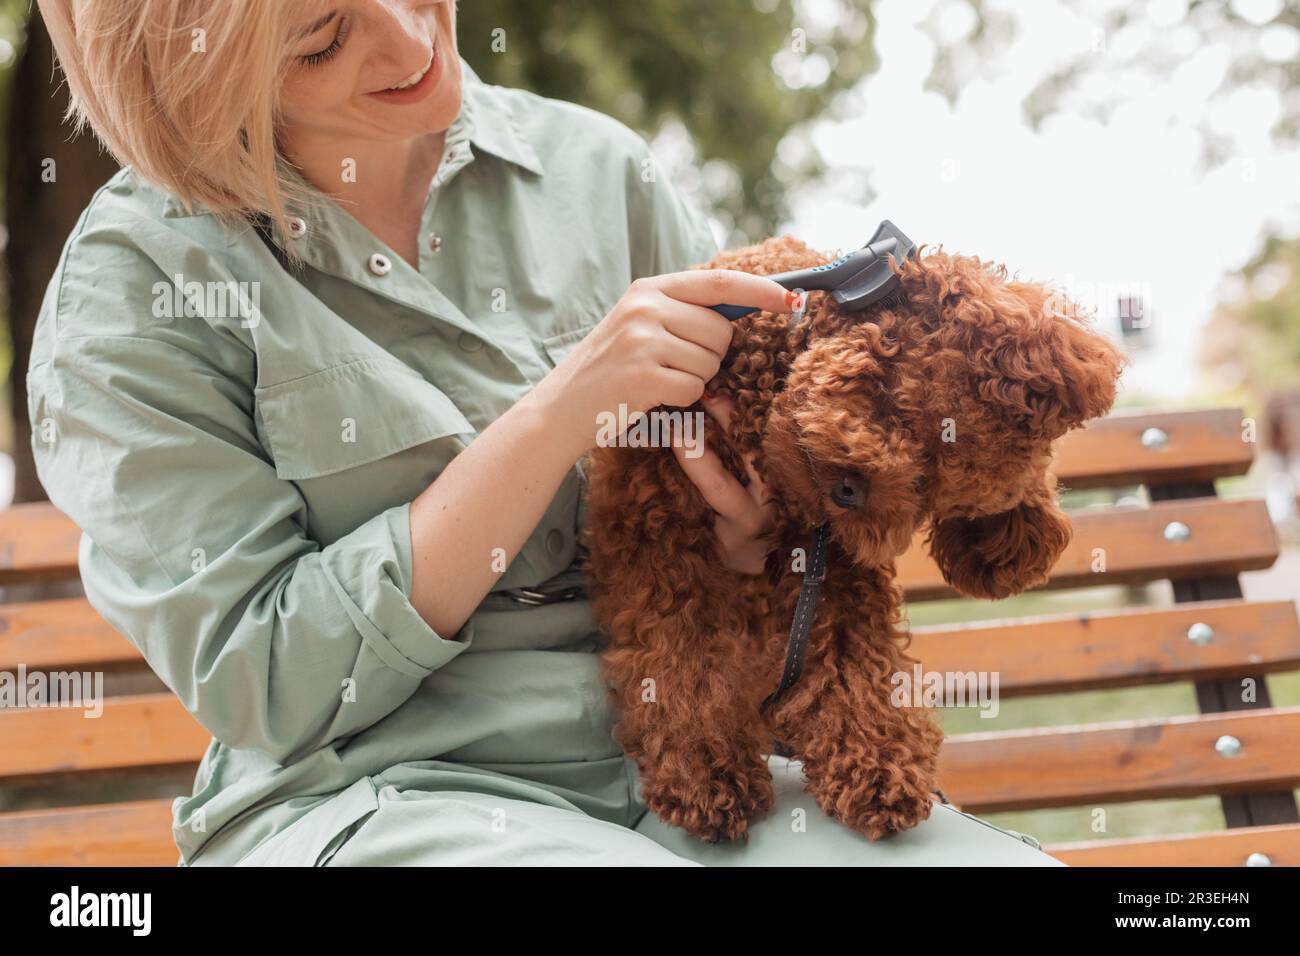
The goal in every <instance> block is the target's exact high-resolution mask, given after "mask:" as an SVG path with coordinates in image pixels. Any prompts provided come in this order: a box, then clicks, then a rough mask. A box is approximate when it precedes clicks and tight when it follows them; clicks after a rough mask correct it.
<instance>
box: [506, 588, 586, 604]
mask: <svg viewBox="0 0 1300 956" xmlns="http://www.w3.org/2000/svg"><path fill="white" fill-rule="evenodd" d="M505 593H506V594H508V595H510V597H511V598H512V599H513V600H515V601H517V602H519V603H520V604H528V605H531V606H533V607H538V606H540V605H543V604H558V603H559V602H561V601H572V600H573V599H574V598H576V597H577V596H578V595H579V594H581V593H582V585H580V584H574V585H569V586H568V587H563V588H556V589H555V590H554V591H538V590H537V589H536V588H511V589H510V590H509V591H506V592H505Z"/></svg>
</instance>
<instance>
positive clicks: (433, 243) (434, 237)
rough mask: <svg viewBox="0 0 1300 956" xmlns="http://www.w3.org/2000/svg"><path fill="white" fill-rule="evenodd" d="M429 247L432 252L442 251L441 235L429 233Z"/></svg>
mask: <svg viewBox="0 0 1300 956" xmlns="http://www.w3.org/2000/svg"><path fill="white" fill-rule="evenodd" d="M429 248H430V249H432V250H433V251H434V252H440V251H442V236H440V235H438V234H437V233H436V232H431V233H429Z"/></svg>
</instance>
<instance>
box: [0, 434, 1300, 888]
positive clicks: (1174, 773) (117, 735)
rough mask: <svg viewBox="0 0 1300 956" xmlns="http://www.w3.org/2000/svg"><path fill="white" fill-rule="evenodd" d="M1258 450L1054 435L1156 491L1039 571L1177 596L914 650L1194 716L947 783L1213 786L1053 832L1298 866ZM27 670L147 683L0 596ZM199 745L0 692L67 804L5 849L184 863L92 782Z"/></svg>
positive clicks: (1039, 744) (15, 773) (1003, 738)
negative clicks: (1196, 827)
mask: <svg viewBox="0 0 1300 956" xmlns="http://www.w3.org/2000/svg"><path fill="white" fill-rule="evenodd" d="M1252 458H1253V446H1252V445H1251V444H1250V443H1249V442H1247V441H1243V437H1242V416H1241V413H1240V412H1239V411H1238V410H1235V409H1222V410H1213V411H1197V412H1175V413H1166V414H1151V415H1125V416H1115V417H1112V418H1109V419H1106V420H1104V421H1101V422H1097V423H1094V424H1093V425H1092V426H1091V427H1089V428H1088V429H1086V430H1084V431H1081V432H1076V433H1074V434H1072V435H1071V436H1069V437H1068V438H1067V439H1066V440H1064V441H1063V442H1062V444H1061V447H1060V450H1059V454H1058V458H1057V464H1056V472H1057V474H1058V476H1059V477H1060V479H1061V480H1062V483H1063V485H1065V486H1068V487H1070V488H1073V489H1084V488H1123V487H1129V486H1134V485H1144V486H1145V487H1146V488H1147V489H1148V492H1149V498H1150V504H1149V506H1138V507H1134V506H1124V507H1116V506H1109V507H1095V508H1094V507H1089V508H1083V509H1080V510H1077V511H1075V512H1074V513H1073V520H1074V524H1075V535H1074V540H1073V543H1072V544H1071V546H1070V549H1069V550H1068V551H1067V552H1066V554H1065V555H1064V556H1063V557H1062V559H1061V561H1060V562H1059V564H1058V566H1057V568H1056V571H1055V572H1054V575H1053V577H1052V580H1051V581H1050V583H1049V584H1048V588H1056V589H1060V588H1072V587H1080V586H1095V585H1100V584H1116V583H1122V584H1140V583H1143V582H1151V581H1156V580H1169V581H1172V582H1173V584H1172V587H1173V594H1174V598H1175V603H1174V604H1173V605H1171V606H1167V607H1140V608H1134V609H1128V608H1126V609H1121V610H1115V611H1107V612H1104V613H1086V614H1077V613H1076V614H1069V615H1056V616H1052V617H1037V618H1033V619H1027V620H1016V621H1011V622H999V623H988V622H980V623H976V624H967V625H961V626H932V627H918V628H916V629H915V643H914V650H915V652H916V653H917V655H918V656H919V657H920V659H921V660H922V662H923V665H924V668H925V669H926V670H927V671H947V672H962V673H965V672H993V671H996V672H997V673H998V675H999V680H1000V694H1001V697H1003V698H1007V699H1011V698H1017V697H1025V696H1029V695H1042V694H1056V693H1061V692H1063V691H1087V690H1095V689H1099V688H1120V687H1131V686H1135V685H1152V684H1159V683H1166V682H1174V681H1184V682H1193V683H1194V685H1195V688H1196V698H1197V701H1198V704H1199V709H1200V713H1199V714H1196V715H1191V716H1180V717H1172V718H1167V719H1158V720H1152V719H1145V720H1128V721H1124V720H1117V721H1114V722H1109V723H1105V724H1093V725H1087V726H1066V727H1049V728H1036V729H1031V730H1019V731H1002V732H989V733H975V734H964V735H957V736H950V737H949V740H948V742H947V744H946V746H945V749H944V753H943V757H942V762H941V766H942V780H941V785H942V787H943V789H944V791H945V793H946V794H947V796H948V797H949V799H951V800H952V801H953V802H954V803H955V804H957V805H959V806H961V807H963V808H964V809H966V810H969V811H972V812H976V813H981V812H986V813H988V812H996V811H1003V810H1027V809H1035V808H1046V807H1071V806H1073V807H1079V806H1083V807H1087V806H1091V805H1095V804H1098V803H1101V802H1110V801H1119V802H1123V801H1140V800H1152V799H1163V798H1174V797H1189V796H1199V795H1215V796H1218V797H1220V798H1221V800H1222V806H1223V813H1224V818H1225V820H1226V822H1227V826H1228V829H1226V830H1224V831H1222V832H1210V833H1195V834H1187V835H1178V836H1158V837H1146V838H1141V839H1125V840H1108V839H1102V840H1098V841H1094V842H1088V843H1080V844H1072V845H1068V846H1051V845H1049V846H1048V847H1047V849H1048V850H1049V851H1050V852H1053V853H1054V854H1055V855H1056V856H1058V857H1060V858H1061V859H1063V860H1065V861H1066V862H1068V863H1070V864H1072V865H1120V866H1124V865H1139V864H1140V865H1153V864H1165V865H1224V866H1236V865H1242V864H1244V863H1245V862H1246V860H1247V858H1248V857H1251V855H1252V854H1262V855H1263V856H1265V857H1267V858H1268V859H1269V860H1270V861H1271V862H1272V863H1274V864H1277V865H1286V864H1291V865H1295V864H1300V822H1298V820H1300V818H1298V817H1297V812H1296V802H1295V799H1294V795H1293V793H1292V788H1294V787H1296V786H1297V785H1300V747H1297V746H1296V744H1295V742H1296V740H1298V739H1300V707H1293V708H1273V707H1272V706H1271V705H1270V700H1269V695H1268V689H1267V687H1266V686H1265V683H1264V680H1263V675H1265V674H1267V673H1272V672H1276V671H1282V670H1294V669H1297V668H1300V622H1298V621H1297V615H1296V605H1295V604H1294V602H1291V601H1281V602H1278V601H1269V602H1249V601H1245V600H1243V599H1242V592H1241V588H1240V586H1239V583H1238V579H1237V575H1238V574H1239V573H1240V572H1243V571H1250V570H1257V569H1262V568H1267V567H1269V566H1270V565H1271V564H1272V563H1273V562H1274V560H1275V559H1276V557H1277V554H1278V551H1277V544H1276V540H1275V537H1274V533H1273V528H1272V526H1271V524H1270V522H1269V518H1268V514H1267V512H1266V510H1265V508H1264V505H1263V503H1262V502H1259V501H1253V500H1246V501H1224V500H1219V499H1217V498H1216V495H1215V484H1214V482H1215V480H1216V479H1219V478H1225V477H1228V476H1233V475H1240V474H1243V473H1245V472H1246V471H1247V470H1248V469H1249V467H1250V465H1251V461H1252ZM78 538H79V534H78V531H77V529H76V528H75V527H74V526H73V525H72V524H71V523H70V522H69V521H68V520H67V519H66V518H65V517H63V516H62V515H61V514H59V513H58V512H57V511H55V510H54V509H53V508H52V507H50V506H48V505H28V506H20V507H16V508H12V509H10V510H8V511H6V512H0V586H8V585H14V584H17V583H20V582H33V581H39V582H52V581H61V580H62V581H66V580H68V579H73V578H75V576H76V573H77V572H76V551H77V543H78ZM1098 548H1100V549H1103V551H1104V555H1105V558H1106V560H1105V569H1104V570H1097V554H1098V551H1097V550H1096V549H1098ZM900 572H901V575H902V577H903V580H904V583H905V586H906V588H907V592H908V596H909V601H911V602H920V601H925V600H931V599H936V598H943V597H946V596H950V595H949V592H948V589H947V588H946V586H945V585H944V582H943V580H942V579H941V577H940V576H939V574H938V571H937V569H936V568H935V567H934V566H933V565H932V564H931V563H930V562H929V561H928V559H926V558H924V557H923V556H922V555H921V554H920V553H919V552H918V551H917V550H915V549H914V550H913V551H912V552H909V553H908V555H906V556H905V557H904V559H903V560H902V562H901V567H900ZM20 666H22V667H25V668H26V670H27V671H28V672H29V673H30V672H36V671H86V670H92V671H103V672H105V673H106V674H109V675H130V674H133V673H134V674H135V675H136V678H137V679H138V678H140V675H142V674H143V675H144V679H146V680H147V679H148V674H147V668H146V667H145V665H144V663H143V661H142V660H141V658H140V655H139V653H138V652H137V651H136V650H135V648H134V647H132V646H131V645H130V644H129V643H128V642H127V641H126V640H125V639H123V638H122V637H120V636H119V635H118V634H116V633H114V632H113V630H112V629H111V628H109V627H108V625H107V624H105V623H104V622H103V621H102V620H101V619H100V618H99V617H98V616H97V615H96V614H95V612H94V611H93V610H92V609H91V608H90V606H89V605H88V604H87V603H86V602H85V600H84V599H83V598H80V597H65V598H60V599H55V600H39V601H26V602H20V603H10V604H6V605H0V672H2V671H9V672H11V673H13V672H16V671H17V669H18V668H19V667H20ZM1247 678H1250V679H1253V680H1254V681H1255V685H1256V687H1257V694H1256V697H1255V699H1254V700H1253V701H1252V702H1250V703H1244V702H1243V701H1242V694H1241V687H1242V681H1243V679H1247ZM1229 738H1233V739H1235V740H1236V741H1237V745H1236V747H1234V746H1233V745H1232V744H1231V741H1230V740H1229ZM207 743H208V734H207V733H206V732H205V731H204V730H203V729H202V728H201V727H200V726H199V725H198V723H197V722H196V721H195V720H194V718H193V717H191V716H190V715H189V714H188V713H186V712H185V710H184V709H183V708H182V707H181V705H180V703H179V702H178V701H177V700H176V699H175V698H174V697H173V696H172V695H170V694H169V693H167V692H166V690H165V688H162V687H161V685H160V684H158V685H157V686H156V687H154V688H152V689H149V688H146V689H145V690H144V691H143V692H140V691H139V690H138V689H137V690H136V691H135V692H129V693H120V694H112V693H110V695H108V696H107V697H106V699H105V700H104V704H103V714H102V716H100V717H99V718H98V719H86V718H85V717H83V716H82V713H81V712H80V711H79V710H72V709H60V708H29V709H0V796H3V795H4V794H6V793H10V794H12V793H15V792H17V793H20V794H25V795H26V796H25V799H26V801H27V802H28V803H30V802H31V801H32V800H35V799H40V798H41V797H42V796H43V795H49V799H48V800H47V801H45V802H48V803H51V804H55V805H52V806H47V807H43V808H31V807H30V806H25V805H20V806H17V807H14V806H12V805H9V809H7V810H6V812H0V865H15V864H18V865H22V864H97V865H132V864H155V865H172V864H174V863H175V862H176V859H177V853H176V849H175V847H174V846H173V844H172V840H171V834H170V819H171V814H170V800H169V799H166V798H162V797H161V796H159V795H154V796H151V797H150V798H149V799H125V800H121V801H120V802H110V803H104V802H101V800H100V799H99V798H98V797H93V796H91V797H88V796H86V794H87V793H90V792H92V791H91V790H90V789H88V788H91V787H93V786H94V785H95V783H96V781H100V780H103V781H117V780H120V779H121V778H122V776H123V775H128V776H133V775H140V774H144V773H148V772H150V771H158V770H159V769H164V770H170V771H172V772H173V778H174V777H176V776H181V777H182V778H183V777H184V776H185V775H189V774H192V771H193V769H194V766H195V764H196V763H197V761H198V759H199V757H200V755H201V754H202V752H203V750H204V748H205V747H206V745H207ZM1234 751H1239V752H1235V753H1234ZM68 781H75V782H76V783H77V784H78V786H74V787H72V788H71V789H69V788H68V787H67V786H66V784H67V783H68ZM166 792H170V793H173V794H174V793H176V792H179V791H178V790H176V789H172V790H170V791H166ZM186 792H188V788H187V787H186ZM5 806H6V804H3V803H0V809H4V808H5ZM1255 860H1256V861H1260V860H1261V858H1260V857H1258V856H1256V857H1255Z"/></svg>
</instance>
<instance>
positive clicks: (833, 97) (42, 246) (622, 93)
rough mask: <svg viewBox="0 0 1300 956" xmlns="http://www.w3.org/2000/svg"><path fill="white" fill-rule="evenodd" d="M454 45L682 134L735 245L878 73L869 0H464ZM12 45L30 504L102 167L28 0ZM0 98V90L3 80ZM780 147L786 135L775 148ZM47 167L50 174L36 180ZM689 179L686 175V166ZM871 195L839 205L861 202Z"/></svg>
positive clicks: (622, 115)
mask: <svg viewBox="0 0 1300 956" xmlns="http://www.w3.org/2000/svg"><path fill="white" fill-rule="evenodd" d="M458 10H459V14H458V16H459V21H460V22H459V27H458V33H459V42H460V47H461V52H462V53H463V54H464V56H465V58H466V60H468V61H469V62H470V64H471V65H472V66H473V67H474V68H475V70H476V71H478V73H479V74H480V76H482V77H483V79H485V80H486V81H488V82H490V83H499V84H502V85H506V86H519V87H524V88H526V89H530V90H533V91H534V92H537V93H540V94H542V95H544V96H550V97H557V98H560V99H566V100H571V101H573V102H577V103H581V104H582V105H584V106H589V107H591V108H593V109H596V110H599V111H600V112H603V113H608V114H610V115H612V116H614V117H616V118H618V119H620V120H622V121H623V122H625V123H627V124H628V125H629V126H632V127H633V128H635V129H638V130H640V131H641V132H642V133H643V134H645V135H647V136H650V137H654V136H655V135H656V134H658V133H661V132H662V131H664V130H670V131H671V130H673V129H680V130H684V131H685V133H686V134H687V135H685V136H680V137H678V139H679V140H685V143H686V146H687V150H688V153H690V154H691V161H690V165H691V167H692V169H694V170H699V175H698V177H694V176H684V178H686V179H696V180H697V181H696V184H695V188H694V189H691V188H690V187H689V186H688V189H687V191H688V192H694V193H695V195H693V196H692V198H693V199H695V200H696V201H697V202H699V203H701V204H703V205H705V206H707V207H710V208H712V209H713V211H714V212H715V214H716V215H717V217H718V219H719V220H720V221H721V222H722V223H723V224H724V226H726V227H727V228H729V229H730V230H731V232H732V237H733V241H743V240H745V239H749V238H758V237H760V236H762V235H766V234H768V233H770V232H771V231H772V230H773V229H774V228H775V227H776V226H777V224H778V223H779V222H780V221H781V219H782V218H783V217H784V215H785V211H786V207H785V203H784V195H785V191H786V189H788V188H789V186H791V185H793V184H795V183H797V182H799V181H803V180H806V179H808V178H811V177H813V176H815V175H817V174H818V173H819V172H820V171H821V169H822V166H821V163H820V161H819V159H818V157H817V155H816V152H815V151H814V150H812V149H810V148H807V147H806V144H801V143H800V142H799V136H798V129H799V127H800V125H801V124H804V123H806V122H810V121H812V120H814V119H816V118H818V117H819V116H821V115H824V114H827V113H828V112H829V113H831V114H836V113H843V112H845V111H849V110H852V109H854V108H855V105H854V100H853V98H852V96H851V94H850V93H849V91H850V90H851V88H852V87H853V86H854V85H855V84H857V82H858V81H859V80H861V79H863V78H864V77H865V76H866V75H867V74H869V73H871V72H873V71H874V70H875V69H876V67H877V66H878V59H877V56H876V53H875V49H874V45H873V38H874V33H875V20H874V18H873V17H872V15H871V9H870V2H869V0H818V2H816V3H815V4H814V3H812V2H811V0H712V2H710V3H698V2H690V0H642V2H640V3H636V4H622V3H591V2H590V0H469V2H465V3H461V4H460V5H459V7H458ZM5 16H7V17H8V18H9V21H8V22H9V25H10V27H11V28H12V32H13V33H14V34H15V39H14V40H13V44H14V46H18V45H21V46H22V47H23V51H22V53H21V56H20V57H19V59H18V61H17V67H16V68H14V69H9V70H4V71H3V72H0V97H3V100H2V101H0V108H3V106H4V105H9V106H10V107H11V115H10V116H9V117H8V123H7V126H8V136H7V143H6V145H7V149H8V156H7V160H8V174H7V178H6V180H5V188H6V203H5V220H6V222H7V224H8V228H9V246H8V250H7V256H8V265H9V270H8V271H9V282H10V287H9V320H10V331H11V334H12V337H13V343H14V348H13V374H12V375H11V377H10V381H11V388H12V394H13V414H14V423H15V428H14V449H13V453H14V457H15V460H16V461H17V467H18V478H17V494H16V500H19V501H22V500H31V499H33V498H37V497H43V494H42V493H41V491H40V488H39V486H38V484H37V482H36V478H35V474H34V472H33V470H32V467H31V460H30V449H29V440H28V428H27V411H26V400H25V394H26V393H25V379H26V375H25V373H26V366H27V361H28V355H29V351H30V344H31V334H32V330H33V327H34V324H35V320H36V314H37V311H38V309H39V307H40V301H41V297H42V295H43V293H44V290H45V284H46V283H47V282H48V280H49V277H50V275H51V274H52V272H53V269H54V266H55V264H56V263H57V260H58V255H59V251H60V249H61V247H62V245H63V242H64V240H65V238H66V237H67V235H68V233H69V232H70V231H71V229H72V227H73V225H74V224H75V222H76V219H77V216H78V215H79V214H80V212H81V210H82V208H83V207H84V206H85V204H86V202H87V201H88V200H89V198H90V195H91V193H93V191H94V190H95V189H96V188H98V186H99V185H100V184H101V183H103V181H104V180H105V179H107V178H108V176H109V175H111V173H112V171H113V169H114V168H115V167H114V164H113V163H112V161H111V160H110V159H109V158H108V157H106V156H104V155H102V154H101V153H100V152H99V151H98V149H97V148H96V146H95V144H94V142H93V141H91V140H90V139H88V138H87V137H78V138H76V139H72V138H70V137H69V131H68V129H67V127H65V126H63V125H62V115H63V111H64V109H65V108H66V105H67V100H66V90H64V89H63V88H62V87H61V85H60V83H59V81H58V76H57V74H56V73H55V72H54V69H53V62H52V57H51V52H50V45H49V39H48V36H47V35H46V33H45V30H44V27H43V25H42V24H41V22H40V17H39V14H38V13H37V12H35V9H34V7H32V8H31V10H30V21H29V23H28V36H27V38H26V42H25V43H24V42H23V40H22V37H21V34H22V28H23V24H24V21H25V20H26V18H27V17H28V16H29V5H28V3H27V2H26V0H0V17H5ZM4 84H8V85H9V89H10V90H11V93H10V95H8V96H5V95H4V93H5V90H4V89H3V85H4ZM783 140H784V141H785V142H786V143H793V146H792V147H791V148H788V149H784V150H783V151H782V154H781V155H780V156H778V145H781V144H782V142H783ZM51 160H52V161H53V163H54V167H53V168H54V169H55V170H56V173H57V182H56V183H50V182H46V181H45V180H43V178H42V174H43V173H44V171H45V170H46V169H48V168H50V167H49V166H48V161H51ZM686 172H687V173H690V172H691V170H687V171H686ZM869 198H870V197H869V196H854V197H852V199H854V200H860V201H863V202H865V201H867V199H869Z"/></svg>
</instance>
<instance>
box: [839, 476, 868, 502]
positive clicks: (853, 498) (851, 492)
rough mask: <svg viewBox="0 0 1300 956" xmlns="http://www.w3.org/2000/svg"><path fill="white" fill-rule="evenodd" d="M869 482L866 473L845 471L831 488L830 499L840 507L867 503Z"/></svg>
mask: <svg viewBox="0 0 1300 956" xmlns="http://www.w3.org/2000/svg"><path fill="white" fill-rule="evenodd" d="M870 484H871V483H870V482H869V481H868V480H867V477H866V475H860V474H858V473H857V472H856V471H848V472H845V473H844V474H842V475H840V480H839V481H838V482H836V484H835V487H834V488H832V489H831V501H833V502H835V503H836V504H837V505H839V506H840V507H841V508H861V507H863V506H864V505H866V503H867V489H868V488H869V487H870Z"/></svg>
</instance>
